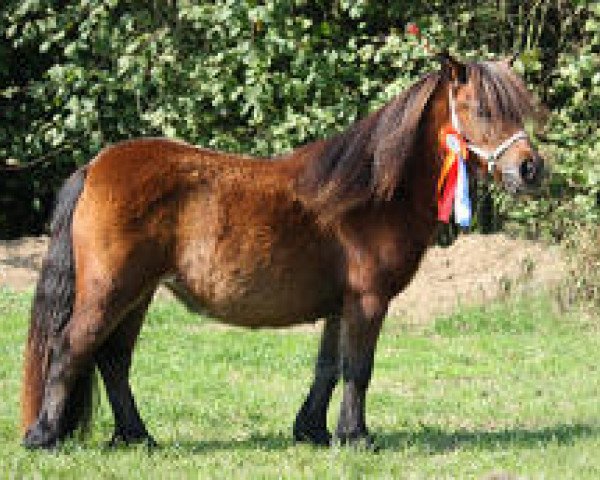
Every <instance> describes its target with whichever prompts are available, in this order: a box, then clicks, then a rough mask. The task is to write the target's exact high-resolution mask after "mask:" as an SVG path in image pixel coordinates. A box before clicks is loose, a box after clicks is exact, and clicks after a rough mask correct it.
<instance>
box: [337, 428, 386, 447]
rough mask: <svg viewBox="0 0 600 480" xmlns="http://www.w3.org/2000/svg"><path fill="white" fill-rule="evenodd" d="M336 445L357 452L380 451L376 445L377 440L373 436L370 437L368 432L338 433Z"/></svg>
mask: <svg viewBox="0 0 600 480" xmlns="http://www.w3.org/2000/svg"><path fill="white" fill-rule="evenodd" d="M334 443H335V444H338V445H344V446H349V447H352V448H356V449H357V450H366V451H369V452H377V451H379V447H378V446H377V444H376V443H375V438H374V437H373V436H372V435H369V434H368V433H367V432H356V433H340V432H336V434H335V439H334Z"/></svg>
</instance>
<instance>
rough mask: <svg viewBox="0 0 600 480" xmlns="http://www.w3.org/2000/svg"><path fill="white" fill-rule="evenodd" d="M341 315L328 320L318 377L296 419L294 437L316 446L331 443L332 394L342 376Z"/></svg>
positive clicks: (325, 326) (321, 349)
mask: <svg viewBox="0 0 600 480" xmlns="http://www.w3.org/2000/svg"><path fill="white" fill-rule="evenodd" d="M339 345H340V318H339V316H336V317H331V318H328V319H327V320H325V325H324V326H323V334H322V336H321V345H320V347H319V354H318V356H317V364H316V367H315V378H314V381H313V384H312V386H311V387H310V392H309V394H308V397H307V398H306V400H305V401H304V404H303V405H302V408H301V409H300V411H299V412H298V415H297V416H296V421H295V422H294V439H295V440H296V441H299V442H310V443H312V444H314V445H329V444H330V443H331V435H330V433H329V431H328V430H327V409H328V408H329V401H330V400H331V394H332V392H333V389H334V388H335V386H336V384H337V382H338V380H339V378H340V355H339Z"/></svg>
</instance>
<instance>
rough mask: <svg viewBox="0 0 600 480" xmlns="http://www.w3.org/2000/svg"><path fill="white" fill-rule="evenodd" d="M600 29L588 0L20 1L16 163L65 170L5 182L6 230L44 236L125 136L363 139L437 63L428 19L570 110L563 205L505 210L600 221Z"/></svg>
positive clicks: (13, 106)
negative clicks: (356, 130)
mask: <svg viewBox="0 0 600 480" xmlns="http://www.w3.org/2000/svg"><path fill="white" fill-rule="evenodd" d="M497 5H501V7H500V8H499V7H498V6H497ZM598 18H600V12H599V11H598V8H597V5H592V6H586V4H585V3H584V2H570V3H569V2H561V3H556V4H554V3H553V2H517V1H515V0H510V1H508V0H507V1H504V2H501V4H497V2H481V3H479V4H478V6H477V7H473V5H472V2H466V1H452V2H442V1H441V0H437V1H434V2H408V1H403V0H386V1H377V2H376V1H373V0H353V1H349V0H340V1H339V2H326V1H323V0H313V1H308V0H267V1H264V2H258V1H255V0H245V1H238V0H217V1H214V2H191V1H189V0H182V1H179V2H144V1H141V0H129V1H127V2H122V1H118V0H76V1H71V2H64V1H60V0H19V1H15V0H8V1H6V2H5V3H4V6H2V7H0V111H2V114H3V116H4V121H3V122H2V123H1V124H0V159H6V161H5V163H14V164H27V163H28V162H31V161H34V160H36V159H47V161H46V162H44V163H42V164H41V165H39V166H38V167H37V168H35V169H31V170H30V171H28V172H27V174H23V175H20V176H19V177H18V179H17V178H15V176H14V174H9V173H3V174H2V176H0V187H1V189H2V194H1V195H0V210H2V214H0V235H4V236H7V235H17V234H19V233H23V232H28V231H33V230H36V229H37V230H39V229H40V228H41V227H42V225H43V222H44V220H45V218H47V213H48V210H49V206H50V204H51V199H52V196H53V193H54V191H55V190H56V188H57V187H58V185H59V184H60V182H61V181H62V179H63V178H64V177H65V176H66V175H67V174H68V173H69V172H70V171H71V170H73V169H74V168H75V166H76V165H79V164H82V163H85V162H87V161H88V160H89V159H90V158H91V157H93V155H94V154H96V153H97V152H98V151H99V150H100V149H101V148H102V147H103V146H105V145H106V144H108V143H112V142H115V141H117V140H120V139H123V138H131V137H135V136H142V135H166V136H170V137H180V138H183V139H185V140H187V141H189V142H192V143H196V144H201V145H204V146H207V147H211V148H217V149H224V150H229V151H237V152H245V153H251V154H255V155H259V156H265V155H273V154H277V153H281V152H284V151H286V150H289V149H291V148H293V147H295V146H298V145H300V144H302V143H306V142H308V141H311V140H315V139H317V138H322V137H325V136H327V135H331V134H332V133H333V132H335V131H338V130H340V129H343V128H345V127H346V126H347V125H349V124H350V123H352V122H354V121H355V120H356V119H357V118H359V117H360V116H363V115H365V114H366V112H368V111H370V110H372V109H374V108H376V107H378V106H380V105H382V104H383V103H385V102H387V101H388V100H389V99H390V98H391V97H393V96H394V95H396V94H397V93H399V92H400V91H401V90H402V89H404V88H405V87H407V86H408V85H409V84H410V83H412V82H413V81H414V80H415V79H416V78H417V77H418V76H420V75H421V74H423V73H424V72H425V71H427V70H431V69H434V68H437V65H436V64H435V61H434V59H433V58H432V56H431V55H430V54H429V53H428V52H427V51H426V50H425V49H424V48H423V46H422V45H421V44H419V43H418V42H416V40H415V39H414V38H411V37H407V36H406V35H404V33H403V28H404V25H406V23H407V22H409V21H410V22H416V23H418V24H419V25H420V26H421V29H422V30H423V31H424V32H425V33H426V34H427V35H428V36H429V38H430V42H431V45H432V47H433V48H437V49H439V48H442V47H450V48H451V49H452V50H454V51H456V52H457V53H459V54H460V55H461V56H463V57H465V58H474V57H476V58H481V57H497V56H498V55H499V54H503V53H509V52H511V51H513V50H514V49H515V48H523V49H524V50H525V52H524V55H523V56H522V58H521V61H520V62H519V64H518V66H517V68H520V69H521V71H522V72H523V73H524V74H525V76H526V77H527V78H528V80H529V81H530V82H531V86H532V87H533V88H535V89H536V90H537V91H538V92H539V94H540V96H541V97H542V98H543V99H544V101H546V103H547V104H548V105H549V106H550V107H551V109H552V111H553V112H554V115H553V118H552V122H551V124H550V129H549V131H548V133H547V135H546V137H545V138H544V145H543V146H544V147H545V148H547V149H548V150H549V152H550V153H551V154H552V156H554V157H555V158H556V159H557V163H556V167H555V169H554V174H553V176H552V179H551V181H550V188H549V194H550V195H549V196H548V197H547V198H545V199H544V200H540V201H538V202H533V203H528V204H526V205H522V204H519V205H511V202H510V201H508V200H506V199H502V198H501V197H496V198H497V200H496V204H497V207H496V211H497V216H498V217H499V218H500V219H503V220H507V221H508V222H509V223H510V222H512V225H517V226H519V227H520V228H522V227H525V228H527V229H528V231H530V232H538V233H539V232H540V231H547V232H549V233H551V234H552V235H554V236H557V235H559V233H560V232H561V231H562V230H563V228H564V225H563V224H564V222H565V218H568V219H583V220H587V221H592V220H594V219H596V218H597V210H595V209H594V207H593V204H594V199H595V195H596V194H597V188H598V187H597V184H598V181H597V180H598V171H599V170H598V158H599V157H598V152H599V148H600V147H599V144H600V140H599V138H598V130H597V123H598V108H599V104H600V101H599V98H600V77H599V74H598V48H599V45H600V40H599V35H600V34H598V31H599V29H598V28H596V26H597V24H598ZM557 20H560V21H558V22H557ZM557 29H558V30H557ZM1 163H2V162H1V160H0V165H1ZM17 205H21V206H23V205H24V206H25V208H24V209H23V208H22V210H24V211H26V212H29V216H30V217H31V218H30V219H29V220H28V221H24V219H23V216H22V214H19V215H17V214H16V213H15V212H17V211H18V208H17ZM500 223H501V222H500Z"/></svg>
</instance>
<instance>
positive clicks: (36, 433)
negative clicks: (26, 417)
mask: <svg viewBox="0 0 600 480" xmlns="http://www.w3.org/2000/svg"><path fill="white" fill-rule="evenodd" d="M22 445H23V446H24V447H25V448H27V449H28V450H34V449H48V450H49V449H52V448H55V447H56V446H57V445H58V437H57V436H56V435H52V434H51V433H50V432H49V430H48V429H47V428H44V427H43V426H40V424H35V425H34V426H33V427H32V428H30V429H29V430H27V433H25V437H24V438H23V442H22Z"/></svg>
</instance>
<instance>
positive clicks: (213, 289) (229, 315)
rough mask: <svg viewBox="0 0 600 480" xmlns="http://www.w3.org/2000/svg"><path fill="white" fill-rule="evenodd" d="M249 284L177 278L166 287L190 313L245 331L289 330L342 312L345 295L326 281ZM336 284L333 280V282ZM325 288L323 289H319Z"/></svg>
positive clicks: (264, 280) (264, 278)
mask: <svg viewBox="0 0 600 480" xmlns="http://www.w3.org/2000/svg"><path fill="white" fill-rule="evenodd" d="M269 280H273V278H269V276H268V275H265V276H264V277H263V279H262V281H258V282H249V281H241V279H240V278H239V277H236V278H233V277H232V278H227V279H224V278H221V279H220V281H219V282H218V283H214V282H206V280H205V279H204V280H201V279H186V280H184V279H182V278H179V277H178V278H176V279H172V280H167V281H165V282H164V283H165V285H166V286H167V287H168V288H169V289H170V290H171V291H172V292H173V294H174V295H175V296H176V297H177V298H178V299H179V300H181V301H182V302H183V303H184V304H185V305H186V306H187V307H188V308H189V309H190V310H192V311H194V312H196V313H200V314H203V315H208V316H211V317H213V318H215V319H217V320H219V321H222V322H224V323H228V324H232V325H239V326H245V327H252V328H256V327H285V326H289V325H294V324H299V323H309V322H315V321H316V320H318V319H319V318H323V317H326V316H329V315H331V314H333V313H335V312H336V311H337V310H339V304H340V299H341V293H340V292H338V291H336V289H334V288H331V285H333V284H334V282H333V281H331V282H329V287H327V286H325V285H324V284H323V281H324V280H325V279H324V278H323V277H321V278H319V279H317V278H315V279H314V281H313V282H312V283H311V286H312V288H309V286H308V285H307V284H305V283H300V284H299V283H297V282H295V283H294V284H290V283H286V282H281V281H279V282H276V281H269ZM332 280H333V279H332ZM319 285H321V288H319Z"/></svg>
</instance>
